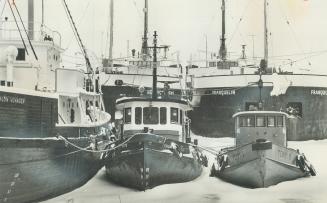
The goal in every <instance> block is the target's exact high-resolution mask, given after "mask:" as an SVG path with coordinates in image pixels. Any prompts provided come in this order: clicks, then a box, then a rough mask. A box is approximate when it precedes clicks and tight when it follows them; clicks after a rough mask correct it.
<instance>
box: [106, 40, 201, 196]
mask: <svg viewBox="0 0 327 203" xmlns="http://www.w3.org/2000/svg"><path fill="white" fill-rule="evenodd" d="M154 37H155V39H154V41H155V42H154V44H155V45H154V47H153V49H154V55H155V56H156V53H155V52H156V49H158V48H159V47H157V45H156V37H157V35H156V34H155V36H154ZM153 64H156V57H154V62H153ZM156 82H157V78H156V66H155V65H154V67H153V91H152V97H151V98H149V97H123V98H121V99H118V100H117V101H116V108H117V110H118V111H117V113H116V120H117V119H120V117H121V119H122V120H121V122H120V123H121V125H119V127H118V126H117V125H116V127H117V128H118V131H120V132H119V133H118V134H119V136H118V141H116V142H115V143H114V144H112V146H111V147H112V148H115V149H114V150H111V151H109V152H108V153H107V154H106V157H105V165H106V171H107V176H108V178H109V179H110V180H112V181H114V182H116V183H118V184H120V185H124V186H127V187H132V188H136V189H139V190H146V189H149V188H153V187H155V186H158V185H161V184H168V183H180V182H186V181H190V180H193V179H195V178H197V177H198V176H200V174H201V172H202V167H203V165H205V162H206V157H205V156H204V155H203V154H202V153H201V151H200V150H199V148H198V147H197V146H196V145H194V144H192V143H191V138H190V127H189V120H188V118H187V117H186V112H187V111H188V110H190V109H191V108H190V106H189V104H188V102H187V101H186V100H183V99H182V98H179V99H176V98H175V99H171V98H169V95H168V94H167V95H163V97H158V96H157V91H156V89H157V87H156ZM119 115H120V116H119ZM118 123H119V122H118ZM122 143H124V144H122ZM118 145H121V146H120V147H116V146H118ZM109 149H110V148H109Z"/></svg>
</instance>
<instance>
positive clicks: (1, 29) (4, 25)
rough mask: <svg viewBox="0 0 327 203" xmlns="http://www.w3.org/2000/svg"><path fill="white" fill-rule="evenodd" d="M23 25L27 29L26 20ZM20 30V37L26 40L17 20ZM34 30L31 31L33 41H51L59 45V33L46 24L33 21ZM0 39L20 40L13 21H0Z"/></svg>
mask: <svg viewBox="0 0 327 203" xmlns="http://www.w3.org/2000/svg"><path fill="white" fill-rule="evenodd" d="M23 23H24V25H25V28H26V29H27V32H28V33H29V32H30V31H29V30H28V28H27V27H28V26H27V24H28V23H27V22H23ZM18 25H19V29H20V32H21V34H22V37H23V39H24V40H26V42H27V40H28V38H27V36H26V33H25V31H24V28H23V26H22V25H21V23H20V22H18ZM34 28H35V30H34V31H33V35H34V39H31V40H35V41H39V42H52V43H53V44H54V45H57V46H59V47H61V34H60V33H59V32H58V31H56V30H52V29H50V28H49V27H47V26H46V25H42V24H41V23H35V24H34ZM0 40H1V41H6V40H15V41H16V40H21V37H20V34H19V30H18V28H17V25H16V22H15V21H3V20H1V21H0Z"/></svg>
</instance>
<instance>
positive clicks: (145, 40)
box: [141, 0, 148, 58]
mask: <svg viewBox="0 0 327 203" xmlns="http://www.w3.org/2000/svg"><path fill="white" fill-rule="evenodd" d="M143 12H144V33H143V39H142V40H143V42H142V50H141V53H142V55H143V58H145V57H146V56H147V55H148V0H145V2H144V9H143Z"/></svg>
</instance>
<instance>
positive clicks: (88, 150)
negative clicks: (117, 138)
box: [58, 134, 137, 153]
mask: <svg viewBox="0 0 327 203" xmlns="http://www.w3.org/2000/svg"><path fill="white" fill-rule="evenodd" d="M136 135H137V134H135V135H133V136H131V137H129V138H128V139H126V140H125V141H124V142H122V143H120V144H119V145H117V146H115V147H113V148H109V149H104V150H90V149H85V148H82V147H80V146H78V145H76V144H74V143H72V142H69V141H68V140H67V139H66V138H65V137H63V136H58V138H59V139H61V140H64V141H65V143H67V144H69V145H71V146H73V147H75V148H76V149H79V150H81V151H85V152H91V153H105V152H110V151H113V150H115V149H117V148H119V147H121V146H123V145H125V144H127V143H128V142H129V141H130V140H131V139H132V138H134V137H135V136H136Z"/></svg>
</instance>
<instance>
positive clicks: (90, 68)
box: [62, 0, 94, 75]
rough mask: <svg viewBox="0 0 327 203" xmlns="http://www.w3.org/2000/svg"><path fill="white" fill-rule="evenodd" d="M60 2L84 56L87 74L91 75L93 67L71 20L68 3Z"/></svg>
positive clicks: (63, 0)
mask: <svg viewBox="0 0 327 203" xmlns="http://www.w3.org/2000/svg"><path fill="white" fill-rule="evenodd" d="M62 3H63V5H64V8H65V11H66V14H67V16H68V19H69V22H70V26H71V28H72V29H73V32H74V35H75V37H76V40H77V42H78V45H79V46H80V49H81V51H82V53H83V56H84V58H85V61H86V67H87V74H92V75H93V74H94V71H93V69H92V66H91V63H90V59H89V56H88V54H87V51H86V49H85V46H84V44H83V42H82V39H81V37H80V35H79V33H78V31H77V28H76V25H75V22H74V20H73V17H72V15H71V12H70V10H69V8H68V5H67V3H66V0H62Z"/></svg>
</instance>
